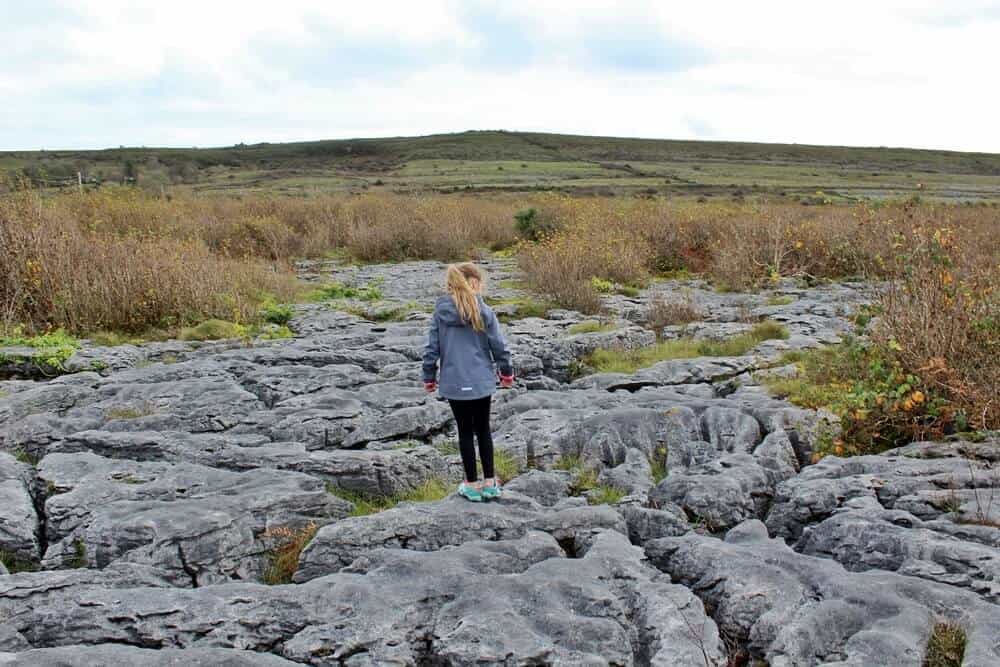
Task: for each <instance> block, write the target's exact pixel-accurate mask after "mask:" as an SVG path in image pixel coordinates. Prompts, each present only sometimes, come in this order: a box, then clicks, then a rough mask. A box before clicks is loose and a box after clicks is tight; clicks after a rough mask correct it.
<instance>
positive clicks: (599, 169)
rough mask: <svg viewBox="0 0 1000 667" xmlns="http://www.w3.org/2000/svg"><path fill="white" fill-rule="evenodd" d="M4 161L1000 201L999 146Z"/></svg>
mask: <svg viewBox="0 0 1000 667" xmlns="http://www.w3.org/2000/svg"><path fill="white" fill-rule="evenodd" d="M0 171H6V172H8V173H20V174H25V175H27V176H28V177H29V178H30V179H32V180H33V181H34V182H35V183H36V184H40V185H47V186H49V187H54V188H58V187H75V185H76V174H77V172H78V171H79V172H82V173H83V175H84V178H85V180H86V181H88V182H89V183H90V184H91V187H93V185H94V184H96V183H100V182H108V181H116V182H121V181H122V180H123V179H125V178H134V179H135V181H136V182H137V183H138V184H139V185H140V186H142V187H145V188H147V189H150V190H154V191H156V190H161V189H162V190H187V191H195V192H235V193H243V192H274V193H287V194H301V193H308V192H316V191H322V192H330V191H360V190H364V189H368V188H384V189H388V190H393V191H397V192H425V191H443V192H451V191H455V190H463V191H495V190H506V191H514V192H518V191H530V190H558V191H566V192H575V193H588V194H589V193H594V194H604V195H608V194H621V193H625V192H638V193H643V194H649V195H654V194H665V195H682V196H692V197H705V198H713V197H715V198H718V197H723V198H733V197H736V198H739V197H744V196H751V195H752V196H761V195H763V196H767V197H771V198H775V199H782V198H783V199H790V200H792V201H795V200H804V201H822V200H834V201H836V200H854V199H863V198H867V197H874V198H880V197H907V196H911V195H913V194H919V195H921V196H922V197H925V198H930V199H946V200H996V199H1000V155H997V154H988V153H957V152H950V151H930V150H914V149H904V148H849V147H835V146H803V145H791V144H754V143H736V142H705V141H671V140H659V139H623V138H613V137H584V136H573V135H560V134H540V133H524V132H494V131H483V132H463V133H460V134H444V135H431V136H425V137H395V138H383V139H346V140H335V141H313V142H301V143H286V144H267V143H264V144H253V145H243V144H240V145H237V146H230V147H223V148H201V149H194V148H191V149H183V148H117V149H108V150H97V151H37V152H6V153H0Z"/></svg>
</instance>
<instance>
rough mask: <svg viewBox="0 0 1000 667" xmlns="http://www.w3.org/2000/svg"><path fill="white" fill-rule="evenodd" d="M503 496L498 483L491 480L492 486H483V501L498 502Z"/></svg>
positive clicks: (501, 488)
mask: <svg viewBox="0 0 1000 667" xmlns="http://www.w3.org/2000/svg"><path fill="white" fill-rule="evenodd" d="M501 494H503V487H502V486H500V482H498V481H496V480H493V486H484V487H483V492H482V496H483V499H484V500H498V499H499V498H500V496H501Z"/></svg>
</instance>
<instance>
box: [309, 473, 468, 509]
mask: <svg viewBox="0 0 1000 667" xmlns="http://www.w3.org/2000/svg"><path fill="white" fill-rule="evenodd" d="M326 490H327V491H328V492H329V493H332V494H333V495H335V496H337V497H338V498H343V499H344V500H347V501H349V502H351V503H353V504H354V509H353V510H352V511H351V516H367V515H369V514H376V513H378V512H384V511H385V510H388V509H392V508H393V507H395V506H396V505H398V504H399V503H403V502H414V503H426V502H431V501H434V500H441V499H442V498H446V497H448V495H449V494H450V493H451V491H452V485H451V483H450V482H448V481H447V480H444V479H438V478H431V479H427V480H425V481H423V482H422V483H420V484H419V485H418V486H416V487H415V488H413V489H410V490H409V491H404V492H402V493H398V494H396V495H392V496H373V495H368V494H364V493H358V492H356V491H350V490H347V489H342V488H339V487H337V486H334V485H333V484H327V487H326Z"/></svg>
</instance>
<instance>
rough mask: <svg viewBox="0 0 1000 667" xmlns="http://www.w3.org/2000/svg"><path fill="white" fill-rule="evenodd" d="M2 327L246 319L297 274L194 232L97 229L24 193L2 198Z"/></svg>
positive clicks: (129, 327) (142, 327) (90, 327)
mask: <svg viewBox="0 0 1000 667" xmlns="http://www.w3.org/2000/svg"><path fill="white" fill-rule="evenodd" d="M0 264H2V265H3V266H4V269H5V270H4V271H3V272H2V273H0V326H4V327H5V328H9V327H13V326H16V325H22V326H27V327H28V328H29V329H31V330H37V331H41V330H46V329H49V328H54V327H63V328H65V329H67V330H69V331H71V332H74V333H87V332H90V331H98V330H113V331H122V332H129V333H141V332H145V331H147V330H149V329H151V328H172V327H176V326H181V325H185V324H190V323H194V322H196V321H199V320H201V319H205V318H210V317H214V318H220V319H227V320H235V321H237V322H239V321H244V322H245V321H249V320H251V319H253V318H254V317H256V314H257V313H256V310H257V308H258V307H259V304H260V301H261V298H262V296H263V294H264V293H271V294H274V295H276V296H278V297H279V298H290V297H291V295H292V294H293V291H294V277H293V276H292V274H291V273H290V272H289V271H287V270H285V269H279V268H277V267H276V266H274V265H269V264H267V263H264V262H262V261H260V260H256V259H236V258H226V257H220V256H218V255H216V254H213V253H212V252H211V251H210V250H209V249H208V247H207V246H206V245H205V243H204V242H203V241H201V240H199V239H190V240H181V239H173V238H163V237H161V236H157V235H144V234H141V233H130V234H120V233H109V232H106V231H100V228H98V230H97V231H94V230H93V228H91V229H88V228H86V227H84V226H81V225H79V224H77V221H76V220H74V219H72V218H70V217H68V214H67V212H66V211H65V210H64V209H61V208H60V207H53V206H47V205H46V204H45V203H44V202H43V201H42V200H41V199H40V198H39V197H38V196H36V195H35V194H33V193H30V192H21V193H17V194H15V195H13V196H10V197H6V198H4V199H3V200H0Z"/></svg>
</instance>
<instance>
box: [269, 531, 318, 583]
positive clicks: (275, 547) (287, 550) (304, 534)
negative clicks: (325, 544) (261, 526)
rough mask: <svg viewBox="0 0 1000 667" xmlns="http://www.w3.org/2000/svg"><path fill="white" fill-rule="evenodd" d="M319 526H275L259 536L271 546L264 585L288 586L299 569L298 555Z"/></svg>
mask: <svg viewBox="0 0 1000 667" xmlns="http://www.w3.org/2000/svg"><path fill="white" fill-rule="evenodd" d="M317 530H319V526H318V525H316V524H315V523H314V522H309V523H307V524H306V525H305V526H302V527H301V528H292V527H289V526H277V527H275V528H268V529H267V531H265V532H264V534H263V535H262V536H261V537H262V538H263V539H264V540H265V541H266V542H270V543H271V546H270V549H269V551H268V561H269V562H268V565H267V568H266V569H265V570H264V574H263V576H262V580H263V582H264V583H265V584H270V585H275V584H288V583H291V581H292V575H294V574H295V570H297V569H298V567H299V555H300V554H301V553H302V550H303V549H305V548H306V545H307V544H309V542H311V541H312V538H313V537H315V536H316V531H317Z"/></svg>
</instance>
